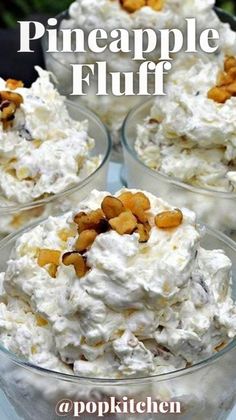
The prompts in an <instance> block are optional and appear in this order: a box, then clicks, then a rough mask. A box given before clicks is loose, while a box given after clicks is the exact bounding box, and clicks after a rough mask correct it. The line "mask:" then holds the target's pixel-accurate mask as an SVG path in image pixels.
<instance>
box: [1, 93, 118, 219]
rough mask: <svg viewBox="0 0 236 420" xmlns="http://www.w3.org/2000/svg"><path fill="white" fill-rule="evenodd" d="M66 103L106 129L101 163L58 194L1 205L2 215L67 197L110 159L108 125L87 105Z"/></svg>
mask: <svg viewBox="0 0 236 420" xmlns="http://www.w3.org/2000/svg"><path fill="white" fill-rule="evenodd" d="M65 104H66V108H67V110H68V108H69V107H71V108H74V109H77V110H78V113H79V112H83V113H84V114H85V116H84V118H83V120H82V121H86V117H87V115H88V116H89V117H90V118H91V120H93V121H95V122H96V123H97V124H98V125H99V126H100V128H101V129H102V130H103V131H104V136H105V139H106V147H105V150H104V156H103V158H102V161H101V163H100V164H99V165H98V167H97V168H96V169H95V171H93V172H92V173H91V174H90V175H89V176H87V177H86V178H84V179H82V180H81V181H79V182H78V183H77V184H75V185H73V186H71V187H69V188H65V189H64V190H62V191H60V192H59V193H57V194H52V195H50V196H48V197H46V198H42V199H39V200H37V199H36V200H34V201H29V202H26V203H19V204H17V203H14V204H10V205H9V206H1V205H0V216H3V215H6V214H12V213H15V212H21V211H24V210H31V209H34V208H36V207H39V206H43V205H46V204H48V203H51V202H53V201H55V200H57V199H58V198H62V197H66V196H67V195H70V194H73V193H74V192H76V191H78V190H80V189H81V188H83V187H84V186H85V185H87V184H88V183H89V182H90V181H91V180H92V179H93V178H94V177H96V176H97V173H98V172H99V171H100V170H101V169H102V168H103V167H104V165H105V164H106V163H107V162H108V161H109V159H110V155H111V151H112V140H111V136H110V133H109V131H108V129H107V127H106V126H105V124H103V122H102V121H101V120H100V119H99V118H98V116H97V115H96V114H95V112H93V111H91V110H90V109H88V108H86V107H85V106H83V105H81V104H78V103H74V102H73V101H70V100H68V99H65ZM73 119H74V118H73ZM74 121H76V120H74ZM88 132H89V126H88ZM94 140H95V144H96V139H94Z"/></svg>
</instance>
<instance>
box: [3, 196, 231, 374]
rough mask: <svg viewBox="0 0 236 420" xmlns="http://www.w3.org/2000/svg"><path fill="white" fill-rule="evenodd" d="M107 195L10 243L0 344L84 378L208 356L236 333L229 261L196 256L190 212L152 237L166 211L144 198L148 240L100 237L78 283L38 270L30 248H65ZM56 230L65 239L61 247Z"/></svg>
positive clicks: (219, 255) (218, 255) (67, 271)
mask: <svg viewBox="0 0 236 420" xmlns="http://www.w3.org/2000/svg"><path fill="white" fill-rule="evenodd" d="M121 192H123V191H121ZM121 192H118V193H117V194H116V196H117V197H118V196H119V194H120V193H121ZM132 192H136V191H134V190H132ZM107 195H109V193H106V192H98V191H96V190H94V191H93V192H92V193H91V194H90V196H89V197H88V198H87V199H86V200H84V201H83V202H81V203H80V205H79V207H78V208H77V209H76V211H75V212H73V213H71V212H70V213H67V214H65V215H63V216H59V217H49V218H48V219H47V220H46V221H45V222H43V223H41V224H40V225H38V226H36V227H35V228H34V229H32V230H29V231H28V232H26V233H24V234H23V235H22V236H21V237H19V239H18V240H17V241H16V244H15V247H14V250H13V252H12V255H11V257H10V260H9V261H8V263H7V269H6V272H5V273H2V274H1V276H0V278H1V283H2V287H1V303H0V341H1V343H2V344H3V346H5V347H6V348H7V349H8V350H10V351H11V352H13V353H15V354H16V355H17V356H19V357H21V358H22V357H23V358H24V359H26V360H28V361H30V362H32V363H34V364H36V365H39V366H42V367H45V368H48V369H52V370H55V371H59V372H64V373H72V374H73V373H74V374H76V375H81V376H89V377H112V378H121V377H140V376H145V375H154V374H159V373H164V372H168V371H173V370H176V369H179V368H184V367H186V366H189V365H191V364H193V363H195V362H197V361H199V360H202V359H204V358H206V357H208V356H211V355H212V354H214V353H215V352H216V351H217V350H218V348H219V346H222V345H226V344H227V343H228V342H229V341H230V340H231V339H232V338H233V337H234V336H235V332H236V307H235V304H234V302H233V301H232V299H231V280H232V276H231V261H230V260H229V258H228V257H227V256H226V255H225V253H224V252H223V251H221V250H206V249H203V248H202V247H201V245H200V239H201V236H202V234H203V232H202V230H201V229H200V228H199V227H197V226H196V222H195V214H194V213H193V212H191V211H189V210H187V209H181V210H182V213H183V221H182V223H181V224H180V225H179V226H178V227H176V228H173V229H161V228H158V227H157V225H156V224H155V223H154V217H155V216H156V215H157V214H159V213H160V212H163V211H168V210H172V207H171V206H169V205H168V204H167V203H165V202H164V201H162V200H161V199H160V198H157V197H155V196H153V195H151V194H148V193H146V192H145V195H146V197H148V199H149V200H150V209H149V210H148V211H147V215H148V220H149V223H150V225H151V231H150V237H149V239H148V241H146V242H145V243H140V242H139V234H138V233H132V234H129V235H128V234H124V235H120V234H118V233H117V232H116V231H114V230H108V231H107V232H105V233H100V234H99V235H98V236H97V237H96V239H95V241H94V242H93V244H92V246H91V248H90V249H88V250H87V252H86V253H85V254H84V257H86V261H87V265H88V267H89V270H88V271H87V272H86V274H85V275H84V276H83V277H81V278H78V276H77V275H76V272H75V270H74V267H73V266H71V265H70V266H69V265H63V264H60V265H59V267H58V270H57V275H56V278H53V277H51V276H50V274H49V272H48V270H47V266H45V267H40V266H39V264H38V260H37V254H38V250H39V249H51V250H59V251H61V252H68V251H71V250H72V249H73V246H74V243H75V238H74V236H75V235H76V225H75V223H74V222H73V218H74V215H75V214H78V212H85V213H89V212H90V211H91V210H96V209H98V208H100V207H101V203H102V201H103V199H104V198H105V197H106V196H107ZM65 230H67V232H68V231H70V232H71V236H69V237H68V239H67V240H65V238H64V239H63V240H62V236H61V234H60V232H62V231H64V232H65ZM73 232H74V233H73Z"/></svg>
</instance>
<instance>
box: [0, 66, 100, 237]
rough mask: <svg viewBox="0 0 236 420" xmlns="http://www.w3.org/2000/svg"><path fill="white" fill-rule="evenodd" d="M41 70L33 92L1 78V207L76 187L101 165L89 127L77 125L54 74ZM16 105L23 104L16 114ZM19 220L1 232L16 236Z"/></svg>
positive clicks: (4, 222)
mask: <svg viewBox="0 0 236 420" xmlns="http://www.w3.org/2000/svg"><path fill="white" fill-rule="evenodd" d="M37 71H38V73H39V77H38V79H37V80H36V81H35V82H34V83H33V84H32V86H31V87H30V88H25V87H23V84H22V83H19V82H16V81H8V82H6V81H5V80H3V79H0V99H1V101H0V102H1V103H0V108H1V111H0V157H1V162H0V207H1V206H2V207H7V206H16V207H17V206H18V205H23V204H27V203H32V202H34V201H37V200H39V199H42V198H45V197H48V196H53V195H55V194H57V193H60V192H63V191H64V190H66V189H68V188H70V187H73V186H76V185H77V184H78V183H79V182H80V181H81V180H83V179H85V178H86V177H88V175H90V174H91V173H92V172H94V171H95V169H96V168H97V167H98V165H99V163H100V160H101V159H100V157H99V156H95V157H92V156H91V151H92V149H93V148H94V145H95V141H94V140H93V139H91V138H90V137H89V135H88V122H87V121H83V122H78V121H75V120H73V119H72V118H71V117H70V116H69V113H68V111H67V107H66V103H65V98H64V97H63V96H61V95H60V94H59V93H58V92H57V90H56V89H55V87H54V85H53V84H52V83H51V81H50V74H49V73H48V72H46V71H44V70H42V69H40V68H37ZM14 82H15V83H16V86H14ZM18 86H19V87H18ZM11 99H12V101H13V102H11ZM16 100H19V102H20V103H19V105H17V107H16V109H15V108H13V112H12V114H11V106H12V104H13V106H14V101H16ZM4 112H5V113H6V112H8V113H9V116H8V119H9V121H7V119H6V118H7V116H6V115H7V114H6V115H5V114H4ZM32 215H33V211H32ZM15 216H17V215H15ZM15 216H12V217H10V218H9V220H8V218H7V215H6V219H5V218H4V217H2V220H1V222H0V224H1V225H2V229H1V230H4V231H6V232H8V231H11V230H12V229H13V228H14V217H15ZM27 217H30V214H29V215H28V216H27ZM11 223H12V226H11Z"/></svg>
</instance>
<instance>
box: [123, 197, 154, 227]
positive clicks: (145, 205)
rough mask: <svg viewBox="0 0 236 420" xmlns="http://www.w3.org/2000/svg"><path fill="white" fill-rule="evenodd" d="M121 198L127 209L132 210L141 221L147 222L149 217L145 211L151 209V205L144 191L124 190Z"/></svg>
mask: <svg viewBox="0 0 236 420" xmlns="http://www.w3.org/2000/svg"><path fill="white" fill-rule="evenodd" d="M119 199H120V201H121V202H122V203H123V204H124V206H125V207H126V208H127V209H129V210H131V211H132V213H133V214H134V215H135V216H136V217H137V218H138V220H139V221H140V222H142V223H145V222H147V220H148V217H147V214H145V211H146V210H149V209H150V207H151V205H150V201H149V199H148V198H147V197H146V195H145V194H144V193H142V192H137V193H135V194H132V193H130V192H124V193H122V194H121V195H120V197H119Z"/></svg>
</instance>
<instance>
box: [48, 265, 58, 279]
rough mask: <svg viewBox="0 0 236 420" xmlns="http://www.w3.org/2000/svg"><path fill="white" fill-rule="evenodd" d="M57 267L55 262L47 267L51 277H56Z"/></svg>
mask: <svg viewBox="0 0 236 420" xmlns="http://www.w3.org/2000/svg"><path fill="white" fill-rule="evenodd" d="M57 269H58V265H56V264H50V265H49V266H48V268H47V271H48V274H50V276H51V277H52V278H53V279H55V278H56V277H57Z"/></svg>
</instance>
